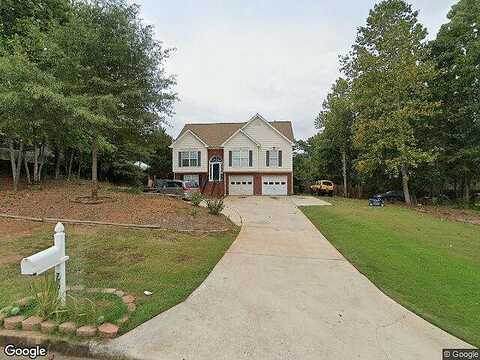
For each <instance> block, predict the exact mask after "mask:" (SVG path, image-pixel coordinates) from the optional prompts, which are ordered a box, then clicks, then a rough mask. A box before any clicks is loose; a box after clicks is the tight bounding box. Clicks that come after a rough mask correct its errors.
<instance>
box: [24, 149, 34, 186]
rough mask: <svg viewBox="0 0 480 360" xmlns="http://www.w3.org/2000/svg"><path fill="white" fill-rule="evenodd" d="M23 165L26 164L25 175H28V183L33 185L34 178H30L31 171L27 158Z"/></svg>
mask: <svg viewBox="0 0 480 360" xmlns="http://www.w3.org/2000/svg"><path fill="white" fill-rule="evenodd" d="M23 163H24V164H25V174H26V175H27V183H28V185H32V178H31V177H30V169H29V168H28V161H27V157H26V156H25V157H24V158H23Z"/></svg>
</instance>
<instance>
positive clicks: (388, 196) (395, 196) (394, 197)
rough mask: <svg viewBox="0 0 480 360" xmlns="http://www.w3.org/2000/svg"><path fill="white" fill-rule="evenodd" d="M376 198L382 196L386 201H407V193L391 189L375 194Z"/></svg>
mask: <svg viewBox="0 0 480 360" xmlns="http://www.w3.org/2000/svg"><path fill="white" fill-rule="evenodd" d="M374 197H376V198H382V199H383V200H385V201H405V195H404V194H403V191H401V190H390V191H387V192H385V193H383V194H378V195H375V196H374Z"/></svg>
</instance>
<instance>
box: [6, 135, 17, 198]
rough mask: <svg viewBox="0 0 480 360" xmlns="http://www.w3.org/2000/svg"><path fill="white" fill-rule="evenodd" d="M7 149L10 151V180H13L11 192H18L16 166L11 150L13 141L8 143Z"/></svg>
mask: <svg viewBox="0 0 480 360" xmlns="http://www.w3.org/2000/svg"><path fill="white" fill-rule="evenodd" d="M8 149H9V151H10V164H11V165H12V179H13V191H15V192H16V191H17V190H18V183H17V164H16V163H15V160H16V159H15V149H14V148H13V141H12V140H10V141H9V142H8Z"/></svg>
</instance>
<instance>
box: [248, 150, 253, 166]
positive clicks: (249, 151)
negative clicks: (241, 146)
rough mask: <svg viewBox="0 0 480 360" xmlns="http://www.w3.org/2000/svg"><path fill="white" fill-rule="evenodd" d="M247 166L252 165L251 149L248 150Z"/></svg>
mask: <svg viewBox="0 0 480 360" xmlns="http://www.w3.org/2000/svg"><path fill="white" fill-rule="evenodd" d="M248 166H250V167H252V166H253V151H252V150H248Z"/></svg>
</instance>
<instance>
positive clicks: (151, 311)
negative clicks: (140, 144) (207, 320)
mask: <svg viewBox="0 0 480 360" xmlns="http://www.w3.org/2000/svg"><path fill="white" fill-rule="evenodd" d="M52 233H53V225H48V226H47V225H45V226H42V227H41V228H40V229H38V228H36V229H35V230H34V231H33V232H32V233H31V234H28V235H24V236H18V237H7V238H4V239H2V238H1V236H0V254H2V255H4V254H7V255H8V254H12V255H13V254H18V253H19V254H21V255H22V256H28V255H31V254H33V253H35V252H37V251H40V250H42V249H45V248H47V247H49V246H51V245H52V243H53V239H52ZM66 234H67V241H66V244H67V255H69V256H70V260H69V261H68V262H67V285H70V286H72V285H83V286H86V287H95V288H117V289H120V290H123V291H125V292H128V293H130V294H132V295H134V296H135V297H137V309H136V310H135V311H134V312H133V313H132V315H131V316H130V319H129V321H128V322H127V323H125V324H124V325H123V326H122V328H121V329H120V330H121V332H122V333H123V332H126V331H128V330H130V329H132V328H134V327H136V326H138V325H139V324H141V323H143V322H145V321H146V320H148V319H150V318H152V317H154V316H155V315H157V314H159V313H161V312H163V311H165V310H167V309H169V308H170V307H172V306H174V305H176V304H178V303H180V302H182V301H183V300H185V299H186V297H187V296H188V295H189V294H190V293H191V292H192V291H193V290H194V289H195V288H197V287H198V286H199V285H200V284H201V283H202V281H203V280H204V279H205V278H206V277H207V275H208V274H209V273H210V271H211V270H212V269H213V267H214V266H215V264H216V263H217V262H218V261H219V260H220V258H221V257H222V256H223V254H224V253H225V251H226V250H227V249H228V247H229V246H230V244H231V243H232V242H233V240H234V239H235V237H236V235H237V231H236V230H235V231H230V232H226V233H215V234H208V235H190V234H179V233H175V232H169V231H156V230H143V229H140V230H138V229H135V230H133V229H123V228H114V227H88V226H73V225H69V226H66ZM38 281H40V277H26V276H21V275H20V265H19V262H18V261H14V262H10V263H7V264H2V266H1V267H0V289H1V291H0V308H2V307H4V306H6V305H9V304H10V303H12V302H14V301H16V300H18V299H20V298H22V297H24V296H26V295H28V294H29V290H30V288H31V285H32V283H33V282H38ZM145 290H148V291H151V292H152V293H153V295H151V296H145V295H144V294H143V292H144V291H145ZM112 316H113V315H112Z"/></svg>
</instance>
